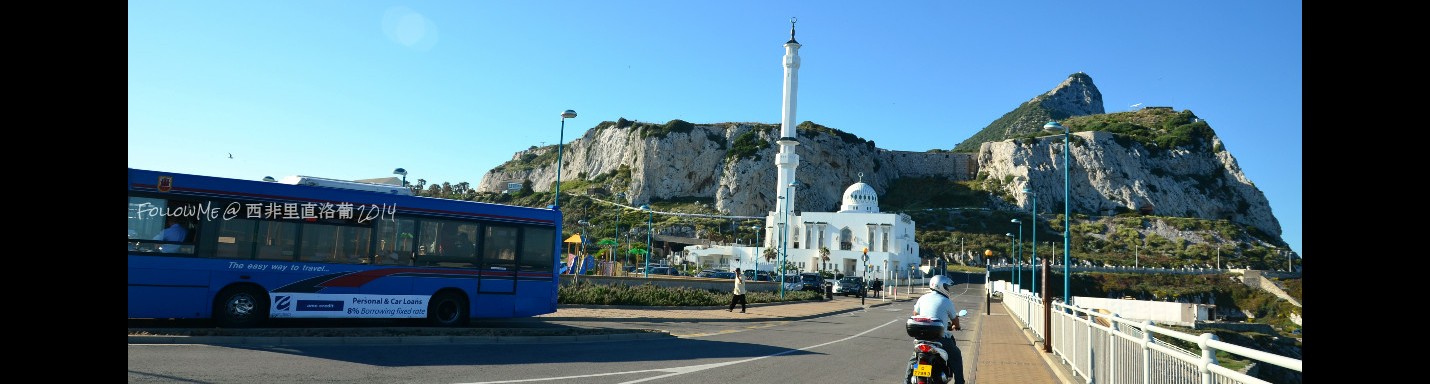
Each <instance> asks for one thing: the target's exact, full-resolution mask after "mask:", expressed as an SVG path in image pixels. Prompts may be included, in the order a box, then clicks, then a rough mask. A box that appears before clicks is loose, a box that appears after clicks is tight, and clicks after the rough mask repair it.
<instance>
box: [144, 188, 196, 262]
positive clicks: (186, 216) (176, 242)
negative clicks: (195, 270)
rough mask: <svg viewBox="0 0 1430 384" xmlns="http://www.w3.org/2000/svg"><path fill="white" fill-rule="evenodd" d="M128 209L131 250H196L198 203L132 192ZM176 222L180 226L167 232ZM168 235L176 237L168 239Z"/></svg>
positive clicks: (191, 252)
mask: <svg viewBox="0 0 1430 384" xmlns="http://www.w3.org/2000/svg"><path fill="white" fill-rule="evenodd" d="M128 209H129V214H128V222H129V239H128V241H129V245H128V249H129V251H131V252H157V253H176V254H187V255H192V254H193V253H194V245H193V243H194V237H195V236H196V235H195V234H194V231H195V229H196V228H194V218H195V217H196V216H197V215H198V212H197V208H196V207H195V204H194V203H191V202H183V201H177V200H166V199H154V198H146V197H136V196H129V207H128ZM176 224H177V225H178V228H177V229H172V230H170V231H171V232H169V233H168V234H167V235H166V232H165V230H166V229H169V228H170V227H171V226H173V225H176ZM175 234H180V235H182V236H177V235H175ZM165 236H175V238H173V239H167V240H166V239H165ZM166 241H167V243H166ZM180 243H182V244H180Z"/></svg>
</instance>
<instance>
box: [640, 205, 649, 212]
mask: <svg viewBox="0 0 1430 384" xmlns="http://www.w3.org/2000/svg"><path fill="white" fill-rule="evenodd" d="M641 210H642V211H649V210H650V204H641Z"/></svg>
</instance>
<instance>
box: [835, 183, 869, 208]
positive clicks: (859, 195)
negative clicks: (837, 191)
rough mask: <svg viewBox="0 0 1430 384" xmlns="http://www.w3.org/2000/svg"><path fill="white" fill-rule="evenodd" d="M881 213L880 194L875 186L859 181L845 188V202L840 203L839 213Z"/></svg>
mask: <svg viewBox="0 0 1430 384" xmlns="http://www.w3.org/2000/svg"><path fill="white" fill-rule="evenodd" d="M846 212H859V213H879V194H878V193H876V192H874V187H871V186H869V184H864V182H862V181H861V182H857V183H854V184H853V185H850V186H849V188H846V189H844V202H843V203H842V204H840V205H839V213H846Z"/></svg>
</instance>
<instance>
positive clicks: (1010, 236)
mask: <svg viewBox="0 0 1430 384" xmlns="http://www.w3.org/2000/svg"><path fill="white" fill-rule="evenodd" d="M1003 236H1008V258H1009V259H1012V258H1013V249H1014V248H1013V242H1014V241H1016V240H1017V239H1018V238H1016V237H1013V233H1012V232H1008V233H1004V234H1003ZM1013 261H1014V264H1013V268H1014V269H1013V270H1012V271H1013V274H1011V275H1008V281H1010V282H1011V281H1014V280H1013V279H1014V278H1015V277H1017V276H1018V275H1017V272H1018V270H1017V267H1018V264H1017V263H1016V262H1017V260H1016V259H1015V260H1013ZM1014 284H1015V285H1016V284H1017V283H1014Z"/></svg>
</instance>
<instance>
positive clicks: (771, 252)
mask: <svg viewBox="0 0 1430 384" xmlns="http://www.w3.org/2000/svg"><path fill="white" fill-rule="evenodd" d="M764 255H765V261H775V256H776V253H775V249H774V248H765V252H764Z"/></svg>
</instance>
